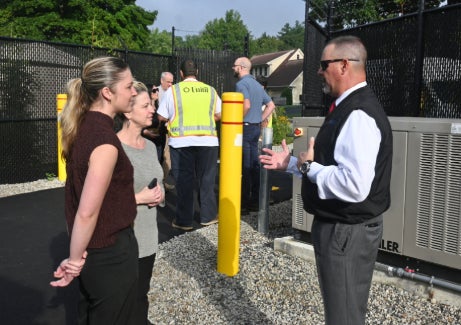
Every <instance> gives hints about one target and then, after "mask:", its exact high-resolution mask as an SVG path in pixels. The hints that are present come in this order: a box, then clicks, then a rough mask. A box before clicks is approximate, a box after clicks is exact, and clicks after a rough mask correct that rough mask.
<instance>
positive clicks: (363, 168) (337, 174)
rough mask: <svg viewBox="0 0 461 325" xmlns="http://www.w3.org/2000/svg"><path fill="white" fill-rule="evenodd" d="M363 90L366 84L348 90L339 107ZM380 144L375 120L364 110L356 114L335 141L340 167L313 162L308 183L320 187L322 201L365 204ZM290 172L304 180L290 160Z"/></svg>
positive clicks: (335, 152)
mask: <svg viewBox="0 0 461 325" xmlns="http://www.w3.org/2000/svg"><path fill="white" fill-rule="evenodd" d="M364 86H366V82H362V83H360V84H358V85H356V86H355V87H353V88H350V89H348V90H347V91H346V92H344V93H343V94H342V95H341V96H340V97H338V99H336V106H338V105H339V103H340V102H341V101H342V100H343V99H344V98H346V97H347V96H348V95H349V94H350V93H351V92H353V91H354V90H356V89H358V88H361V87H364ZM380 143H381V132H380V131H379V128H378V126H377V125H376V122H375V120H374V119H373V118H371V117H370V116H369V115H368V114H366V113H365V112H364V111H362V110H355V111H353V112H352V113H351V114H350V115H349V117H348V118H347V120H346V122H345V123H344V125H343V127H342V129H341V131H340V133H339V135H338V139H337V141H336V146H335V149H334V158H335V161H336V162H337V163H338V165H337V166H336V165H331V166H324V165H321V164H319V163H316V162H313V163H312V164H311V168H310V170H309V173H308V174H307V177H308V178H309V180H310V181H311V182H313V183H315V184H317V187H318V193H319V197H320V198H321V199H338V200H341V201H345V202H362V201H363V200H365V199H366V198H367V196H368V194H369V193H370V188H371V183H372V182H373V179H374V176H375V165H376V158H377V156H378V151H379V145H380ZM314 154H315V152H314ZM287 171H288V172H291V173H293V174H295V175H296V176H298V177H301V176H302V174H301V172H300V171H299V170H298V168H297V158H295V157H291V158H290V163H289V165H288V168H287Z"/></svg>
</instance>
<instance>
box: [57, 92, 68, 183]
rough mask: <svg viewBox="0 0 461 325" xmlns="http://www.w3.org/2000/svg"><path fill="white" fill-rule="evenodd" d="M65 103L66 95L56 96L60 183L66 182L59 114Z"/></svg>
mask: <svg viewBox="0 0 461 325" xmlns="http://www.w3.org/2000/svg"><path fill="white" fill-rule="evenodd" d="M66 102H67V94H57V95H56V109H57V118H58V179H59V180H60V181H61V182H64V181H65V180H66V177H67V175H66V162H65V161H64V160H63V159H62V157H61V152H62V144H61V122H60V119H61V116H60V115H61V112H62V109H63V108H64V106H65V105H66Z"/></svg>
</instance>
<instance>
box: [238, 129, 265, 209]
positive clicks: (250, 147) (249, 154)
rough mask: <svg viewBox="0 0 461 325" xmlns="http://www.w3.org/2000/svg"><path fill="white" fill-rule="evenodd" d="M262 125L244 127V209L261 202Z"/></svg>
mask: <svg viewBox="0 0 461 325" xmlns="http://www.w3.org/2000/svg"><path fill="white" fill-rule="evenodd" d="M260 134H261V127H260V125H258V124H256V125H244V126H243V142H242V146H243V157H242V159H243V166H242V207H244V206H246V205H247V204H258V202H259V179H260V177H259V159H258V155H259V150H258V141H259V136H260Z"/></svg>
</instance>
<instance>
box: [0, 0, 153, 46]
mask: <svg viewBox="0 0 461 325" xmlns="http://www.w3.org/2000/svg"><path fill="white" fill-rule="evenodd" d="M0 17H1V18H0V35H2V36H9V37H19V38H27V39H36V40H48V41H59V42H67V43H76V44H85V45H92V46H98V47H109V48H120V47H126V48H129V49H131V50H143V49H144V44H145V40H146V39H147V37H148V36H149V29H148V28H147V26H148V25H151V24H152V23H153V22H154V20H155V18H156V17H157V11H153V12H149V11H146V10H144V9H143V8H141V7H138V6H136V5H135V0H111V1H106V0H2V2H1V4H0Z"/></svg>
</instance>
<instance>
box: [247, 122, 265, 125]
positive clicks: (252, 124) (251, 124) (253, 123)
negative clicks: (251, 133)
mask: <svg viewBox="0 0 461 325" xmlns="http://www.w3.org/2000/svg"><path fill="white" fill-rule="evenodd" d="M243 125H261V123H248V122H243Z"/></svg>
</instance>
